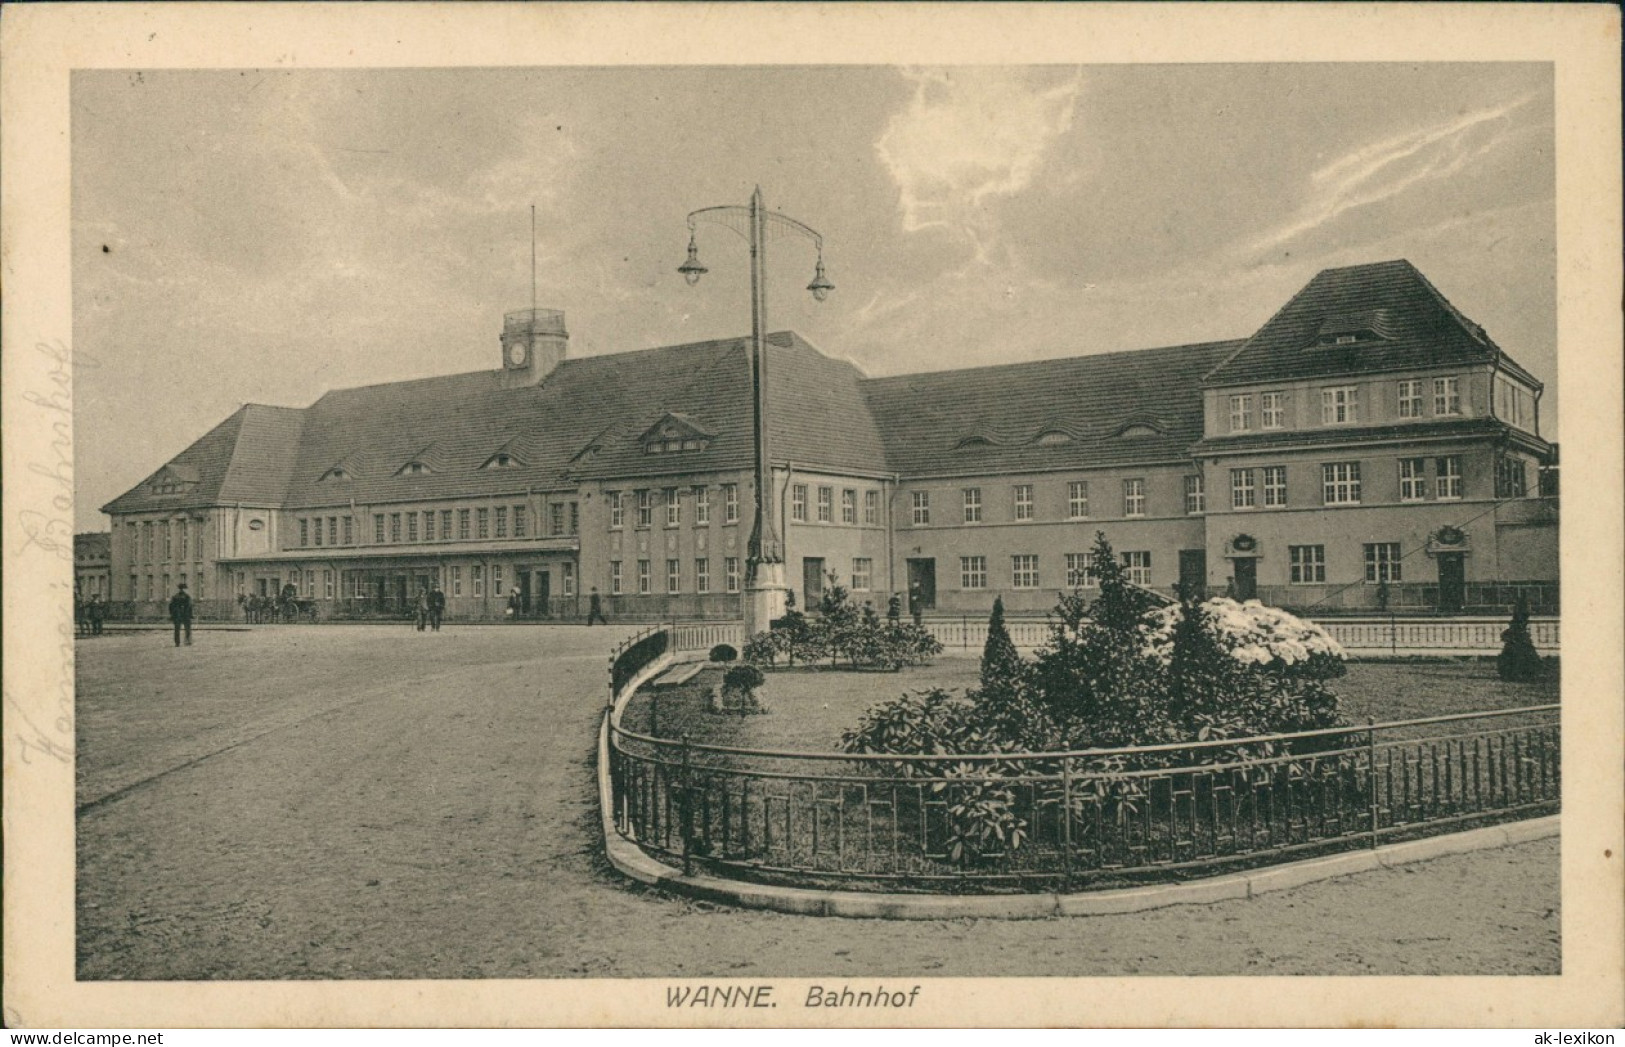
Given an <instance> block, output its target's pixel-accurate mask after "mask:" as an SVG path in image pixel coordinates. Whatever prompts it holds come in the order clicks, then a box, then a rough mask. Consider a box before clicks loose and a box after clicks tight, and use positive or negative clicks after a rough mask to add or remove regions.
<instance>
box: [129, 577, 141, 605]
mask: <svg viewBox="0 0 1625 1047" xmlns="http://www.w3.org/2000/svg"><path fill="white" fill-rule="evenodd" d="M130 599H132V600H139V599H141V576H140V575H138V574H132V575H130Z"/></svg>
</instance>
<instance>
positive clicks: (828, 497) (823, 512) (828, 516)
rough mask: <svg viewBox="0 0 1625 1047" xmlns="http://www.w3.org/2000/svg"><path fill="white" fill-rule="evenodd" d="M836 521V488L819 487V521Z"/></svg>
mask: <svg viewBox="0 0 1625 1047" xmlns="http://www.w3.org/2000/svg"><path fill="white" fill-rule="evenodd" d="M834 521H835V489H834V488H832V487H820V488H819V489H818V522H819V523H833V522H834Z"/></svg>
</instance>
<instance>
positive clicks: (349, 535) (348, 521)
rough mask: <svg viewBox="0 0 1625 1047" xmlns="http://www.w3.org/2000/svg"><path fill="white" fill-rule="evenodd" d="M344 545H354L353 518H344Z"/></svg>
mask: <svg viewBox="0 0 1625 1047" xmlns="http://www.w3.org/2000/svg"><path fill="white" fill-rule="evenodd" d="M344 544H345V545H353V544H355V517H353V516H346V517H344Z"/></svg>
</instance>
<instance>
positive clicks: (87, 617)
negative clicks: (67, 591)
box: [73, 589, 107, 636]
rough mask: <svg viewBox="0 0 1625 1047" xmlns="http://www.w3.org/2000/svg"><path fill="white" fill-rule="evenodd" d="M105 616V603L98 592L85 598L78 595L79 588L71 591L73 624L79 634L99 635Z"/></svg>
mask: <svg viewBox="0 0 1625 1047" xmlns="http://www.w3.org/2000/svg"><path fill="white" fill-rule="evenodd" d="M106 618H107V605H106V604H105V603H102V598H101V594H100V593H91V594H90V599H88V600H86V599H83V598H81V597H80V595H79V590H77V589H75V590H74V591H73V625H74V630H75V631H76V632H77V633H78V634H79V635H80V636H100V635H101V634H102V622H103V621H105V620H106Z"/></svg>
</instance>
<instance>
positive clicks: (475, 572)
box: [468, 564, 485, 596]
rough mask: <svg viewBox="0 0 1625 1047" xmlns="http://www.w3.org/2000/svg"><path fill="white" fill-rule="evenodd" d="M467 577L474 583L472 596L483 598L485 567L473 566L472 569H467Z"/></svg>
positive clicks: (481, 565) (480, 565)
mask: <svg viewBox="0 0 1625 1047" xmlns="http://www.w3.org/2000/svg"><path fill="white" fill-rule="evenodd" d="M468 577H469V580H470V581H471V582H473V583H474V595H475V596H484V595H485V566H484V565H483V564H475V565H474V566H473V567H470V568H469V569H468Z"/></svg>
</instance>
